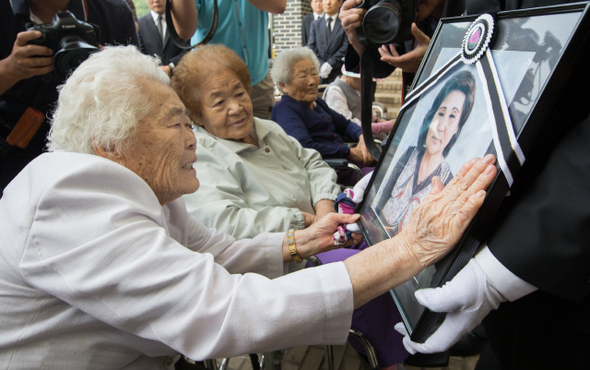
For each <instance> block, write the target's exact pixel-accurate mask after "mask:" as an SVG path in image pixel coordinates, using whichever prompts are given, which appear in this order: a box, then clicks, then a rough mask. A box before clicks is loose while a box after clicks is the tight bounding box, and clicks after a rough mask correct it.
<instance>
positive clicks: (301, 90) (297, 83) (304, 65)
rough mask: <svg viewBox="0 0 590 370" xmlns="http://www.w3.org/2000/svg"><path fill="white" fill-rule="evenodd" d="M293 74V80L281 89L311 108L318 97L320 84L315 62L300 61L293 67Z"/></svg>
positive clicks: (282, 85)
mask: <svg viewBox="0 0 590 370" xmlns="http://www.w3.org/2000/svg"><path fill="white" fill-rule="evenodd" d="M291 72H292V74H291V79H290V80H289V82H287V83H286V84H281V89H283V91H284V92H285V94H287V95H289V96H290V97H292V98H293V99H295V100H298V101H300V102H302V103H305V104H307V105H308V106H310V107H311V106H312V104H313V102H315V101H316V99H317V97H318V86H319V84H320V76H319V75H318V71H317V70H316V69H315V66H314V65H313V62H312V61H311V60H309V59H303V60H300V61H299V62H297V63H295V64H294V65H293V67H292V69H291Z"/></svg>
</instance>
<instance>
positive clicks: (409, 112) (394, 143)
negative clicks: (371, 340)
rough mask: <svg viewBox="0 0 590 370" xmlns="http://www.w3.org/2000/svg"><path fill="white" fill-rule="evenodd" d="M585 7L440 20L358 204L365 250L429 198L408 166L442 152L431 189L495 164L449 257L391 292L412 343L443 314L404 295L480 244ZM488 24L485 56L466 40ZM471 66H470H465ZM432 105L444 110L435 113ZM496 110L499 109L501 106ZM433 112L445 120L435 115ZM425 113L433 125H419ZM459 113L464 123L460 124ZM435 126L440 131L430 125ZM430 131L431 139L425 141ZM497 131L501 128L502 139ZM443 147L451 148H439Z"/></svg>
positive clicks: (581, 36)
mask: <svg viewBox="0 0 590 370" xmlns="http://www.w3.org/2000/svg"><path fill="white" fill-rule="evenodd" d="M589 7H590V5H589V4H588V3H574V4H567V5H558V6H549V7H540V8H531V9H524V10H516V11H506V12H499V13H497V14H496V15H495V16H494V17H492V16H490V15H487V16H483V17H481V16H480V17H478V16H472V17H453V18H445V19H442V20H441V21H440V22H439V25H438V27H437V29H436V31H435V34H434V35H433V37H432V39H431V42H430V45H429V48H428V50H427V52H426V55H425V57H424V59H423V62H422V64H421V66H420V68H419V70H418V72H417V74H416V77H415V80H414V82H413V84H412V87H411V89H410V93H409V94H408V96H407V98H406V102H405V104H404V106H403V108H402V110H401V111H400V114H399V115H398V118H397V120H396V123H395V125H394V128H393V131H392V132H391V134H390V136H389V137H388V139H387V140H386V143H385V145H384V147H383V150H382V153H381V156H380V158H379V160H378V163H377V165H376V167H375V170H374V172H373V175H372V177H371V180H370V182H369V184H368V186H367V188H366V190H365V193H364V196H363V201H362V202H361V203H360V204H359V205H358V207H357V212H358V213H360V215H361V218H360V220H359V226H360V228H361V230H362V232H363V235H364V237H365V240H366V242H367V243H368V244H369V245H373V244H376V243H378V242H380V241H382V240H384V239H387V238H390V237H393V236H394V235H395V234H396V233H397V232H399V230H401V229H403V226H404V225H405V222H407V217H409V215H410V214H411V211H412V209H413V208H412V207H413V206H414V205H415V204H418V203H419V202H420V201H421V199H423V196H425V195H426V194H427V193H428V192H429V185H428V184H429V182H430V181H429V179H430V177H428V176H427V175H429V173H428V171H423V173H421V171H420V167H419V165H418V164H419V163H420V161H421V159H422V158H423V157H428V158H429V159H431V163H432V162H433V161H432V158H437V157H433V156H434V154H432V153H435V152H436V151H437V150H438V152H440V151H441V148H443V147H444V148H445V149H447V147H449V149H448V150H447V152H446V154H445V155H443V159H442V162H436V161H434V163H437V164H438V163H440V164H438V167H436V169H435V172H434V174H435V175H438V176H439V177H441V179H443V178H445V177H448V176H449V174H450V177H451V178H452V174H454V173H456V171H457V170H458V169H459V168H460V167H461V165H462V164H463V163H465V162H467V161H468V160H470V159H472V158H475V157H482V156H484V155H485V154H487V153H493V154H495V155H496V156H497V157H499V158H503V159H502V161H499V162H501V163H499V164H498V168H499V171H498V175H497V177H496V179H495V180H494V181H493V183H492V185H490V188H489V189H488V193H487V196H486V200H485V201H484V204H483V206H482V207H481V209H480V210H479V212H478V214H477V215H476V217H475V219H474V220H473V222H472V223H471V225H470V226H469V228H468V230H467V231H466V233H465V234H464V235H463V237H462V239H461V240H460V241H459V243H458V244H457V246H456V247H455V248H454V249H453V251H451V252H450V253H449V254H448V255H447V256H446V257H445V258H443V259H442V260H441V261H439V262H437V263H436V264H435V265H433V266H430V267H428V268H427V269H425V270H424V271H423V272H421V273H420V274H418V275H417V276H415V277H414V278H413V279H411V280H410V281H408V282H406V283H404V284H402V285H400V286H398V287H397V288H395V289H393V290H392V291H391V296H392V298H393V299H394V301H395V303H396V306H397V308H398V310H399V312H400V314H401V317H402V319H403V321H404V324H405V326H406V328H407V330H408V333H409V334H410V338H411V339H412V340H413V341H415V342H419V343H422V342H424V341H425V340H426V339H427V338H428V337H429V336H430V335H431V334H432V332H433V331H434V330H435V329H436V327H437V326H438V324H439V323H440V322H441V321H442V319H443V318H444V314H440V313H435V312H432V311H430V310H428V309H426V308H425V307H423V306H421V305H420V304H419V303H418V302H417V301H416V299H415V297H414V292H415V291H416V290H418V289H422V288H433V287H439V286H442V285H443V284H444V283H445V282H447V281H449V280H450V279H451V278H452V277H453V276H455V275H456V274H457V272H459V271H460V270H461V268H463V267H464V266H465V265H466V264H467V262H468V261H469V259H470V258H471V257H472V256H473V255H474V254H475V252H476V251H477V249H478V248H479V247H480V246H481V244H482V243H483V242H484V241H485V235H486V231H487V228H486V227H487V226H488V225H489V222H490V221H491V219H492V217H493V216H494V214H495V213H496V211H497V210H498V208H499V206H500V204H501V202H502V200H503V199H504V197H505V195H506V194H507V193H508V191H509V189H510V185H511V184H512V183H513V181H515V180H517V179H518V172H519V169H520V166H521V165H522V162H523V160H524V159H525V158H526V155H527V153H528V152H529V151H530V148H531V146H532V144H533V143H534V141H535V138H536V136H537V134H538V132H539V131H540V129H541V128H542V127H543V125H544V124H546V122H545V117H546V116H547V114H548V112H549V110H550V109H551V107H552V106H553V103H554V102H555V100H556V97H557V96H558V94H559V93H560V92H561V90H562V88H563V85H564V82H565V81H566V80H567V79H568V78H569V77H570V74H571V69H572V66H573V65H574V64H575V63H576V62H577V61H578V60H577V59H578V55H579V50H581V49H582V48H585V47H589V43H590V42H589V41H588V39H589V38H590V19H589V11H588V8H589ZM482 24H483V26H482ZM490 24H491V26H492V27H491V28H492V29H493V32H492V33H491V34H492V35H493V36H492V37H491V38H490V39H488V40H483V41H482V43H484V44H485V43H486V42H488V45H489V49H487V52H486V51H485V48H486V47H485V45H484V46H481V45H479V44H478V45H475V44H473V45H471V44H469V43H470V41H472V39H475V38H476V37H475V36H474V35H479V32H480V31H482V32H487V31H488V30H487V26H489V25H490ZM484 29H485V30H484ZM478 30H479V31H478ZM466 35H469V36H468V37H466ZM480 47H483V52H482V51H481V50H479V49H478V48H480ZM476 54H477V55H476ZM490 55H491V58H489V56H490ZM457 58H459V61H458V62H457V61H456V59H457ZM490 59H491V64H492V67H490V66H489V64H490V62H489V60H490ZM474 60H478V61H477V62H475V63H474ZM452 63H454V64H452ZM470 63H473V64H470ZM490 71H492V72H490ZM469 74H470V75H471V77H469V76H468V75H469ZM471 78H472V79H473V81H475V87H474V88H473V87H472V84H471V83H470V82H469V81H471ZM452 81H453V82H452ZM466 81H467V82H466ZM451 84H454V85H455V86H454V87H451V88H450V91H453V90H452V89H453V88H456V85H457V84H460V85H462V86H468V87H470V88H468V89H467V90H466V91H464V92H463V96H465V98H464V99H461V94H458V95H459V96H460V97H459V98H457V97H456V95H457V94H454V95H455V103H453V97H452V96H451V94H445V93H444V91H445V87H448V86H449V85H451ZM494 86H497V88H495V87H494ZM464 90H465V89H464ZM471 91H474V96H473V99H472V100H473V104H472V105H471V108H469V104H465V103H464V102H465V101H466V100H469V99H468V98H467V96H471ZM496 91H498V94H497V96H496V95H495V94H496ZM439 93H440V97H439V96H438V95H439ZM443 98H444V99H443ZM447 98H448V99H449V100H446V99H447ZM441 99H443V100H444V102H445V104H440V101H441ZM501 101H505V102H506V103H505V104H504V105H502V104H500V102H501ZM437 105H438V107H437ZM443 106H444V110H445V112H444V113H441V110H442V109H443V108H441V107H443ZM447 106H448V107H455V108H454V109H455V110H454V112H455V116H454V117H452V115H451V113H452V112H451V113H448V109H447ZM461 108H462V109H461ZM449 109H450V108H449ZM432 111H435V113H434V114H435V115H436V116H433V117H434V118H432V119H429V117H430V114H431V113H432ZM463 112H470V114H469V115H468V117H467V118H466V119H464V120H463V122H462V123H461V119H463V117H464V116H463ZM457 115H459V116H460V119H459V121H457ZM439 117H440V118H439ZM502 117H504V120H506V121H507V122H504V121H503V120H502ZM443 119H446V121H445V122H446V126H444V124H442V123H440V122H441V120H443ZM453 120H454V121H453ZM434 121H436V123H435V124H432V122H434ZM547 124H556V123H547ZM453 125H455V126H456V127H461V128H460V130H459V129H458V130H457V132H458V133H459V134H458V135H453V136H454V137H455V139H454V140H453V139H452V138H451V139H449V137H448V136H449V135H446V136H444V135H443V134H444V133H445V132H446V129H445V128H444V127H447V128H450V131H449V132H451V133H452V130H453V127H455V126H453ZM502 125H504V126H502ZM434 126H436V127H437V130H438V132H439V133H434V131H435V130H434ZM443 126H444V127H443ZM439 127H443V128H442V129H441V128H439ZM504 127H508V130H507V131H508V132H507V133H506V132H504V131H503V130H504ZM510 128H512V130H511V129H510ZM511 133H512V135H513V138H512V139H513V140H515V141H514V142H512V144H513V145H512V148H508V149H507V147H508V146H510V145H511V141H510V138H509V136H510V134H511ZM437 135H438V136H437ZM439 136H440V137H439ZM447 140H448V141H447ZM437 142H438V147H437V144H436V143H437ZM445 142H446V143H445ZM451 142H452V143H453V145H449V143H451ZM514 143H516V147H517V149H514ZM437 148H438V149H437ZM424 153H426V154H424ZM426 162H427V161H425V163H426ZM417 179H419V180H420V181H417ZM449 180H450V178H449ZM421 184H424V185H421ZM421 197H422V198H421Z"/></svg>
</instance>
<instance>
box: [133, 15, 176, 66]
mask: <svg viewBox="0 0 590 370" xmlns="http://www.w3.org/2000/svg"><path fill="white" fill-rule="evenodd" d="M138 23H139V50H141V52H142V53H144V54H147V55H157V56H159V57H160V58H161V59H162V65H168V64H170V63H174V64H176V63H178V61H179V60H180V57H181V56H182V54H183V49H181V48H179V47H178V46H176V44H174V42H173V41H172V39H171V38H170V34H169V33H168V32H166V37H165V40H164V45H162V39H161V37H160V34H159V33H158V29H157V28H156V24H155V23H154V18H152V15H151V13H148V14H146V15H144V16H143V17H141V18H139V21H138Z"/></svg>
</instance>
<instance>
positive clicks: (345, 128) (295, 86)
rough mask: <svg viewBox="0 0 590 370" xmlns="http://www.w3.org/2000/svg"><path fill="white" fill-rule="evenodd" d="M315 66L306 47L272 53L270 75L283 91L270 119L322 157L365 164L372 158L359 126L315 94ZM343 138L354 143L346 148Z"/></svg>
mask: <svg viewBox="0 0 590 370" xmlns="http://www.w3.org/2000/svg"><path fill="white" fill-rule="evenodd" d="M318 68H319V62H318V59H317V57H316V56H315V54H314V53H313V51H311V50H310V49H308V48H306V47H297V48H293V49H289V50H285V51H282V52H281V53H280V54H279V55H278V56H277V57H276V59H275V61H274V64H273V68H272V71H271V76H272V78H273V80H274V82H275V83H276V84H277V85H278V87H279V88H280V90H281V91H282V92H284V93H285V95H283V96H282V97H281V101H279V102H278V103H277V104H275V106H274V107H273V110H272V115H271V119H272V120H273V121H275V122H277V123H278V124H279V125H281V127H282V128H284V129H285V131H286V132H287V134H289V135H291V136H293V137H295V138H296V139H297V140H299V142H300V143H301V145H303V146H304V147H306V148H312V149H316V150H317V151H318V152H320V154H321V155H322V157H323V158H324V159H326V158H346V159H348V160H349V161H350V162H354V163H358V164H361V165H363V166H369V165H370V164H371V163H373V161H374V158H373V157H372V156H371V154H370V153H369V151H368V150H367V148H366V146H365V141H364V138H363V135H362V132H361V128H360V127H359V126H358V125H357V124H355V123H354V122H352V121H350V120H348V119H346V117H344V116H343V115H341V114H339V113H337V112H335V111H334V110H332V109H330V108H329V107H328V105H327V104H326V102H325V101H324V100H323V99H322V98H320V97H318V86H319V83H320V76H319V75H318ZM345 138H346V139H347V140H351V142H354V143H358V144H357V145H356V147H354V148H350V147H348V145H346V144H345V142H344V139H345Z"/></svg>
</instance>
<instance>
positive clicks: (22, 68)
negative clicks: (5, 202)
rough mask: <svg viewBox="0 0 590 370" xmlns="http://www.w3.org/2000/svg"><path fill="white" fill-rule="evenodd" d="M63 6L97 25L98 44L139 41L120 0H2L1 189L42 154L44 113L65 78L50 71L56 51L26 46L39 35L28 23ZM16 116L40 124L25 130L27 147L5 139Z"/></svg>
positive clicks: (41, 19) (49, 16) (50, 17)
mask: <svg viewBox="0 0 590 370" xmlns="http://www.w3.org/2000/svg"><path fill="white" fill-rule="evenodd" d="M66 10H69V11H70V12H71V13H72V14H73V15H74V16H75V17H76V19H77V21H78V22H86V23H89V24H94V25H97V26H98V28H99V30H100V32H98V35H97V36H98V43H99V44H100V45H106V44H123V45H126V44H136V45H137V43H138V42H137V34H136V28H135V22H134V20H133V15H132V13H131V9H129V6H128V5H127V3H126V2H125V1H124V0H43V1H42V0H28V1H25V0H2V1H0V34H1V35H2V40H1V41H0V193H1V192H2V191H3V190H4V187H5V186H6V185H7V184H8V183H9V182H10V181H11V180H12V178H14V176H16V175H17V174H18V173H19V172H20V170H21V169H22V168H24V167H25V166H26V165H27V164H28V163H29V162H30V161H31V160H32V159H34V158H35V157H36V156H38V155H39V154H41V153H42V151H43V149H44V147H45V137H46V136H47V132H48V130H49V124H48V123H47V120H46V119H45V117H46V116H47V113H48V112H49V111H50V109H51V107H52V106H53V104H54V103H55V102H56V100H57V90H56V87H57V86H58V85H59V84H62V83H63V82H64V80H65V78H66V77H65V76H62V75H60V74H57V73H56V72H54V71H53V69H54V57H53V54H54V50H52V49H51V48H49V47H46V46H41V45H32V44H29V43H30V42H31V41H33V40H35V39H39V38H40V37H42V36H43V33H42V32H41V31H38V30H34V31H27V30H28V29H29V28H30V25H29V23H31V22H32V23H34V24H44V23H52V22H53V20H54V16H55V15H56V14H57V12H58V11H66ZM107 15H108V18H107ZM50 36H51V35H45V37H46V38H47V37H50ZM19 120H20V121H21V122H23V123H24V124H26V123H33V122H38V123H40V125H39V126H38V128H37V130H36V132H35V128H33V129H32V130H30V131H29V135H31V136H32V138H31V140H30V142H29V143H28V145H26V146H25V145H24V143H23V144H21V146H25V147H24V148H22V147H19V146H16V145H14V146H13V145H10V144H8V143H7V142H6V139H7V138H8V136H9V135H10V133H11V132H13V129H14V127H15V126H16V124H17V123H18V122H19ZM25 126H26V125H25ZM33 126H34V125H33ZM19 127H23V125H22V124H21V125H20V126H19ZM13 135H14V133H13Z"/></svg>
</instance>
